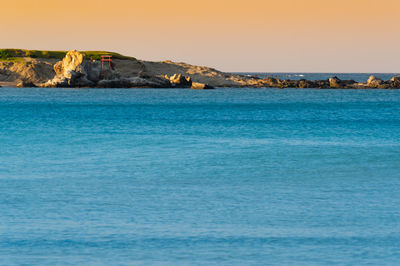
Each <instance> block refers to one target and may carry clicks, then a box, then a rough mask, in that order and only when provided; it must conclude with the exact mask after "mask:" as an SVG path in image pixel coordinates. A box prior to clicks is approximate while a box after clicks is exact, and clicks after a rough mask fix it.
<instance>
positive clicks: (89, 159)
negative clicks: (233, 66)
mask: <svg viewBox="0 0 400 266" xmlns="http://www.w3.org/2000/svg"><path fill="white" fill-rule="evenodd" d="M287 75H289V74H287ZM368 76H369V75H367V78H368ZM306 78H307V77H306ZM349 78H351V79H357V76H351V75H350V76H349ZM399 206H400V90H329V89H326V90H318V89H251V88H240V89H238V88H235V89H234V88H223V89H216V90H204V91H202V90H185V89H45V88H0V265H399V264H400V208H399Z"/></svg>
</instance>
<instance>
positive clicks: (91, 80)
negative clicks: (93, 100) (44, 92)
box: [41, 51, 171, 88]
mask: <svg viewBox="0 0 400 266" xmlns="http://www.w3.org/2000/svg"><path fill="white" fill-rule="evenodd" d="M54 72H55V73H56V75H55V77H54V78H53V79H52V80H49V81H48V82H46V83H44V84H42V85H41V86H42V87H99V88H136V87H153V88H169V87H171V83H170V82H169V81H168V80H165V79H164V78H161V77H156V76H150V75H147V74H146V73H145V69H143V68H141V71H140V72H139V73H138V75H137V76H133V77H123V76H122V75H121V73H119V72H118V71H115V70H114V69H102V67H101V64H100V62H97V61H88V60H85V57H84V55H83V54H82V53H80V52H78V51H70V52H68V53H67V55H66V56H65V58H64V59H63V60H62V61H59V62H57V63H56V64H55V65H54Z"/></svg>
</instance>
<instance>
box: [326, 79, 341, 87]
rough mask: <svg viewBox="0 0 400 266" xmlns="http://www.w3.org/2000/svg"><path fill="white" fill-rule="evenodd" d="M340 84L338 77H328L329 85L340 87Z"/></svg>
mask: <svg viewBox="0 0 400 266" xmlns="http://www.w3.org/2000/svg"><path fill="white" fill-rule="evenodd" d="M341 86H342V85H341V80H340V79H339V78H338V77H333V78H330V79H329V87H331V88H340V87H341Z"/></svg>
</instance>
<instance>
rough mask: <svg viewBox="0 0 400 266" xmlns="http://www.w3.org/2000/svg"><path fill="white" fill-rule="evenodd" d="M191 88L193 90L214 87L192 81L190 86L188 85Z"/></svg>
mask: <svg viewBox="0 0 400 266" xmlns="http://www.w3.org/2000/svg"><path fill="white" fill-rule="evenodd" d="M190 88H191V89H195V90H211V89H214V88H213V87H211V86H209V85H207V84H204V83H199V82H193V83H192V86H191V87H190Z"/></svg>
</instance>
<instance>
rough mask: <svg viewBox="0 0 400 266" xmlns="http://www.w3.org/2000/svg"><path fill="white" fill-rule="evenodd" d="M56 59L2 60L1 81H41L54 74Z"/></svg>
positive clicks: (0, 68)
mask: <svg viewBox="0 0 400 266" xmlns="http://www.w3.org/2000/svg"><path fill="white" fill-rule="evenodd" d="M56 61H57V60H56V59H33V58H22V59H21V60H20V61H15V62H7V61H0V81H6V82H11V83H13V82H15V83H16V82H19V81H22V80H24V81H28V82H33V83H41V82H45V81H47V80H49V79H51V78H52V77H53V76H54V71H53V65H54V64H55V62H56Z"/></svg>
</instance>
